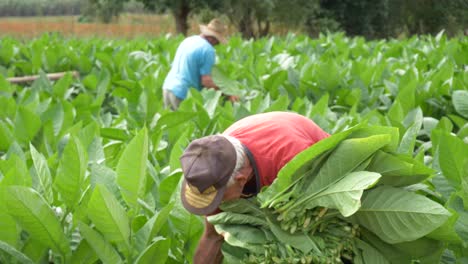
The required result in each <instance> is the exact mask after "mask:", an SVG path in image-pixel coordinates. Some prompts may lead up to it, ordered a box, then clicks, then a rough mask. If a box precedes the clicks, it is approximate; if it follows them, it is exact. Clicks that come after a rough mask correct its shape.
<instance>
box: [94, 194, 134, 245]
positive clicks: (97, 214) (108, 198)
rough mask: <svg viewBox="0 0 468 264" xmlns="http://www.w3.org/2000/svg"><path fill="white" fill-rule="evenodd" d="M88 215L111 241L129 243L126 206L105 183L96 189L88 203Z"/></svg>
mask: <svg viewBox="0 0 468 264" xmlns="http://www.w3.org/2000/svg"><path fill="white" fill-rule="evenodd" d="M88 216H89V218H90V219H91V221H92V222H93V223H94V225H95V226H96V229H97V230H98V231H99V232H101V233H102V235H103V236H104V237H105V238H106V240H108V241H109V242H116V243H125V244H128V243H129V238H130V223H129V219H128V217H127V214H126V212H125V208H123V207H122V205H120V204H119V202H118V201H117V199H116V198H115V197H114V196H113V195H112V194H111V193H110V192H109V191H108V190H107V188H106V187H104V186H103V185H97V186H96V188H95V189H94V192H93V194H92V196H91V199H90V201H89V203H88ZM88 242H90V241H88ZM90 243H91V242H90Z"/></svg>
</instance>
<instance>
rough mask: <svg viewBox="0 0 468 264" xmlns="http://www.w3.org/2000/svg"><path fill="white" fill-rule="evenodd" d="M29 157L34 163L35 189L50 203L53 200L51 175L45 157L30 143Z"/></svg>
mask: <svg viewBox="0 0 468 264" xmlns="http://www.w3.org/2000/svg"><path fill="white" fill-rule="evenodd" d="M29 149H30V152H31V158H32V160H33V163H34V169H35V170H36V175H37V186H38V187H37V188H36V190H38V191H39V193H40V194H41V195H42V197H44V199H46V200H47V202H49V203H52V202H53V200H54V197H53V190H52V176H51V175H50V171H49V165H48V164H47V160H46V159H45V157H44V156H43V155H42V154H41V153H39V152H38V151H37V150H36V148H34V146H33V145H32V144H30V145H29Z"/></svg>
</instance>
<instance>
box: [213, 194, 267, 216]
mask: <svg viewBox="0 0 468 264" xmlns="http://www.w3.org/2000/svg"><path fill="white" fill-rule="evenodd" d="M219 207H220V209H221V210H222V211H225V212H234V213H239V214H249V215H252V216H257V217H265V213H264V212H263V211H262V209H260V207H259V206H258V203H257V199H256V198H251V199H237V200H232V201H224V202H222V203H221V205H220V206H219Z"/></svg>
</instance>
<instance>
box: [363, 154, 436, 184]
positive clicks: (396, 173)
mask: <svg viewBox="0 0 468 264" xmlns="http://www.w3.org/2000/svg"><path fill="white" fill-rule="evenodd" d="M366 169H367V170H368V171H373V172H378V173H380V174H381V175H382V178H381V179H380V181H379V184H380V185H390V186H396V187H398V186H407V185H411V184H415V183H418V182H421V181H423V180H425V179H426V178H428V177H429V176H430V175H431V174H433V173H434V172H433V171H432V170H431V169H429V168H427V167H426V166H424V164H419V163H418V162H417V161H416V160H414V159H413V158H405V157H404V156H403V155H398V154H391V153H387V152H384V151H377V153H376V154H375V155H374V157H373V158H372V161H371V163H370V164H369V166H368V167H367V168H366Z"/></svg>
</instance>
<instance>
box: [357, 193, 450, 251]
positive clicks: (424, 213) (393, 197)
mask: <svg viewBox="0 0 468 264" xmlns="http://www.w3.org/2000/svg"><path fill="white" fill-rule="evenodd" d="M449 216H450V213H449V212H448V211H447V210H446V209H445V208H444V207H443V206H441V205H440V204H438V203H436V202H434V201H432V200H430V199H428V198H426V197H424V196H422V195H418V194H416V193H411V192H407V191H405V190H402V189H397V188H393V187H388V186H382V187H378V188H375V189H373V190H370V191H368V192H367V195H366V196H365V197H364V199H363V201H362V205H361V208H360V209H359V211H358V212H356V213H355V214H354V215H353V216H352V217H351V220H352V221H354V222H356V223H358V224H359V225H362V226H364V227H366V228H367V229H369V230H370V231H372V232H374V233H375V234H376V235H377V236H378V237H380V238H381V239H382V240H383V241H385V242H387V243H390V244H395V243H400V242H405V241H411V240H415V239H418V238H420V237H423V236H425V235H427V234H428V233H430V232H432V231H433V230H435V229H436V228H438V227H439V226H441V225H442V224H443V223H444V222H445V221H447V219H448V218H449Z"/></svg>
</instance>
